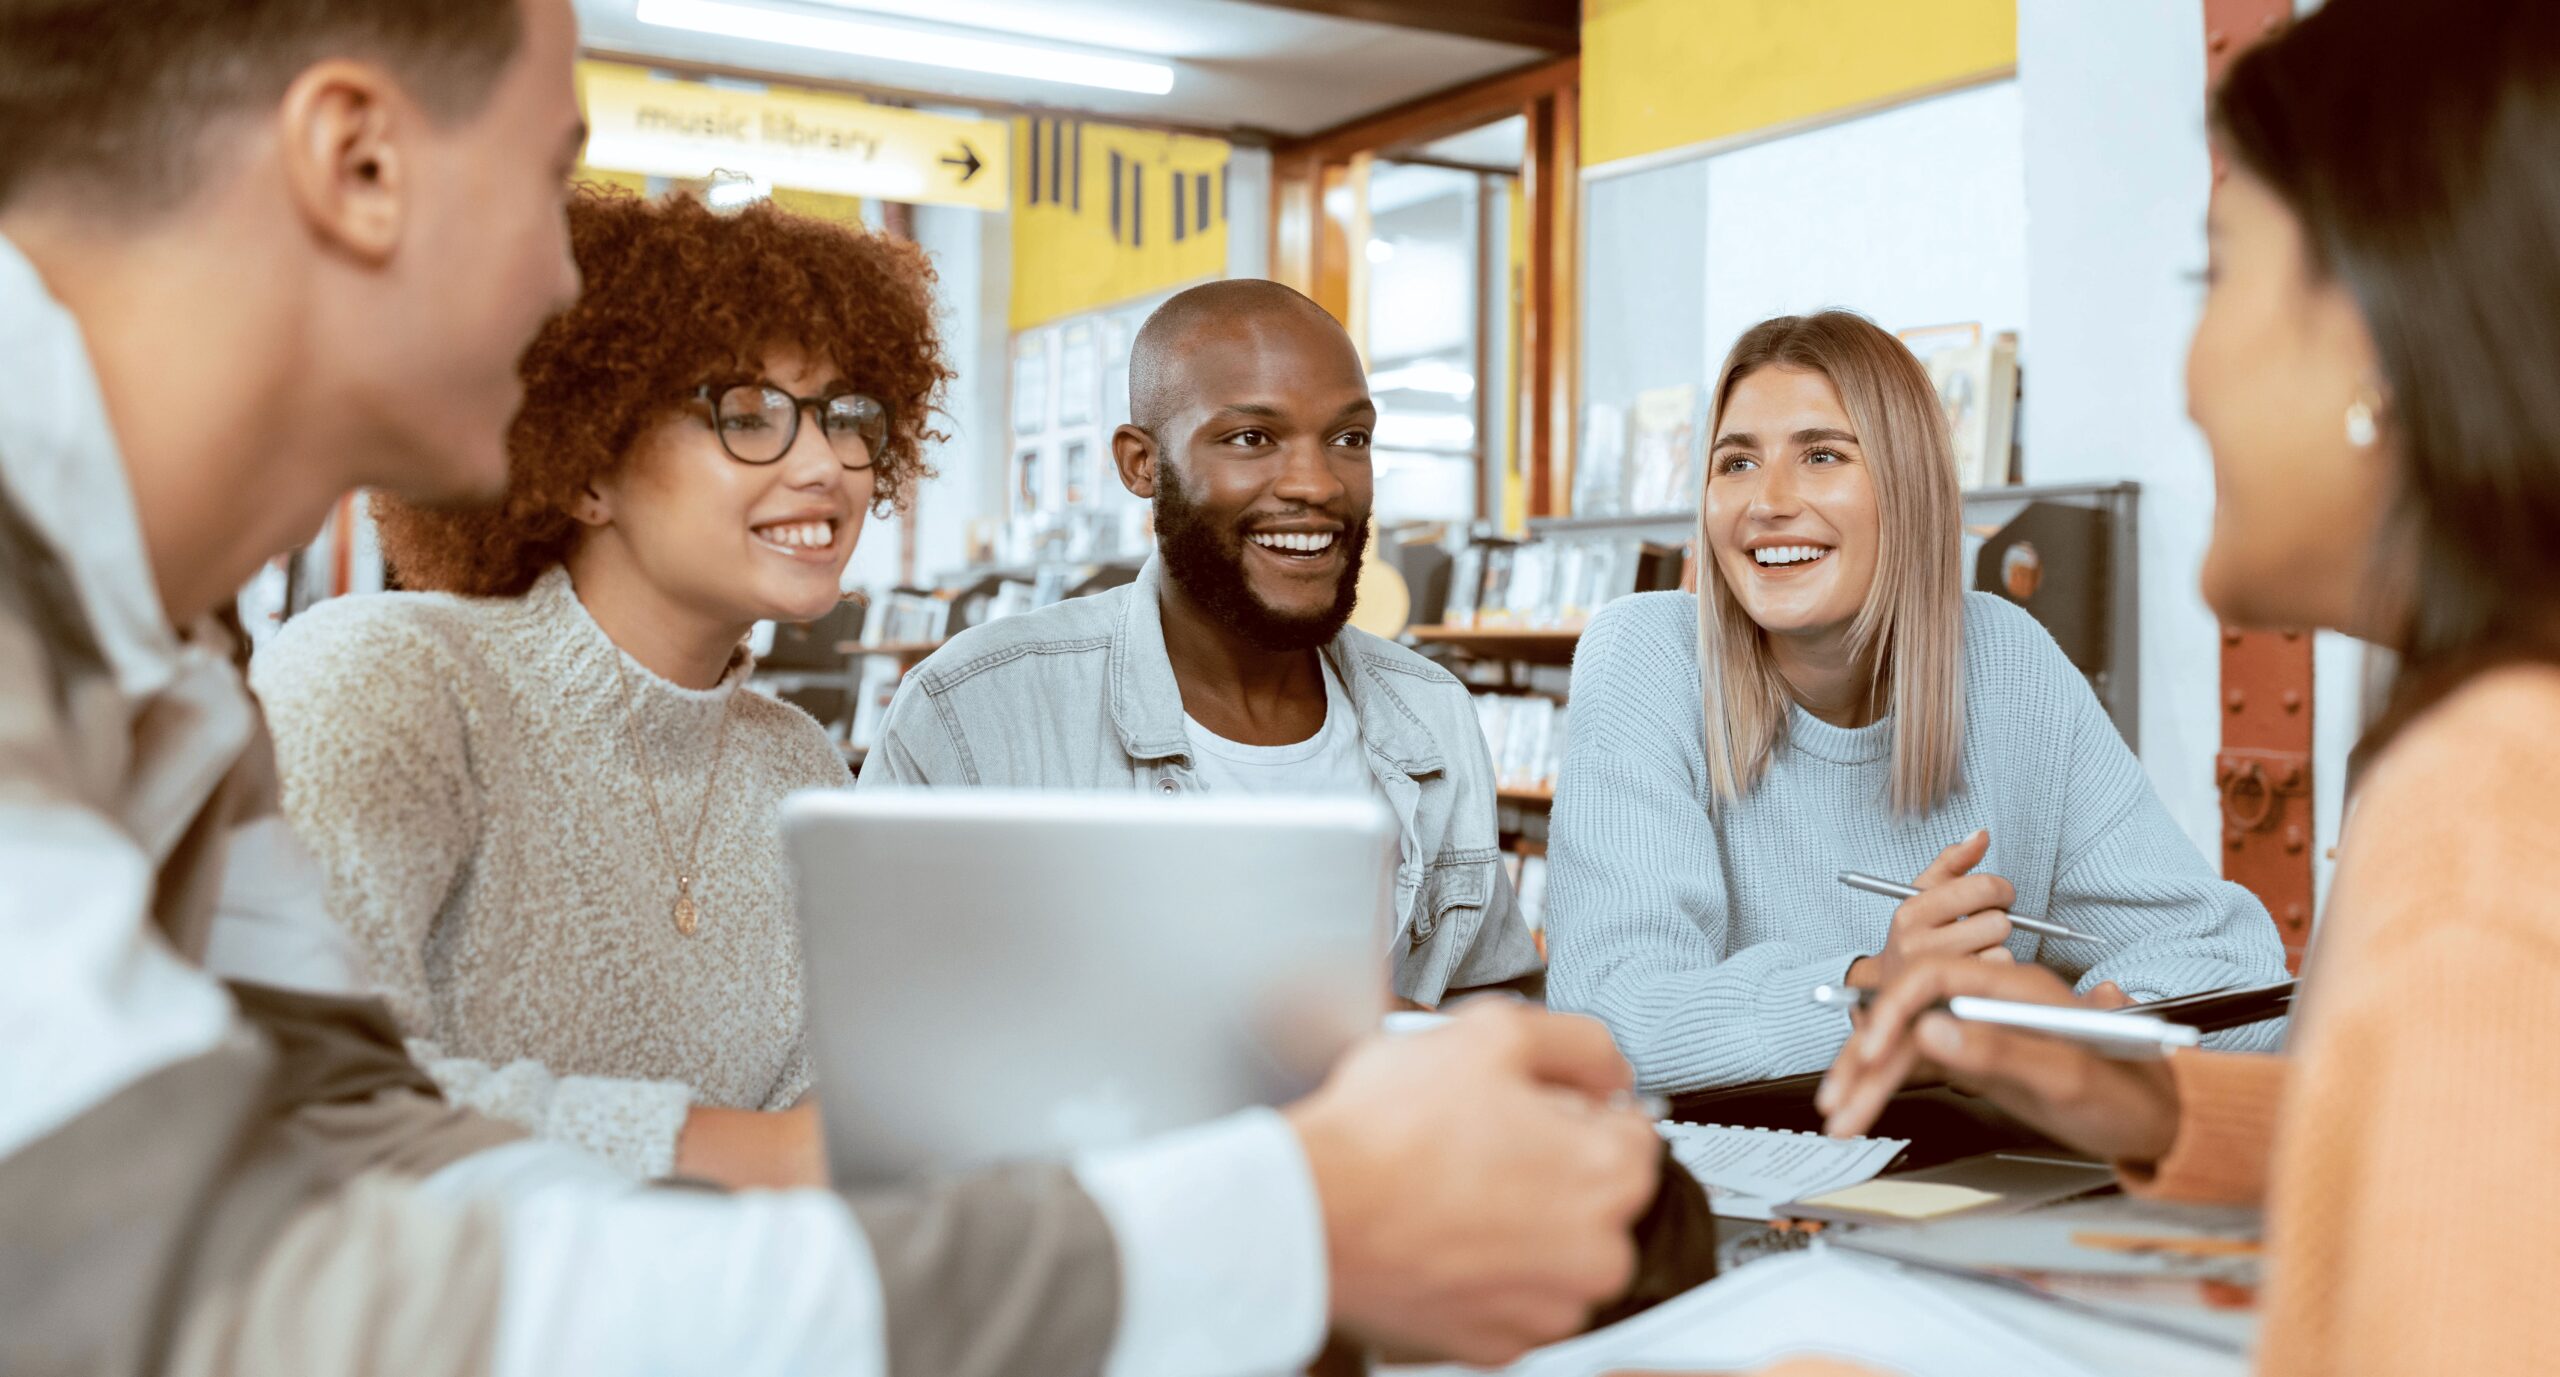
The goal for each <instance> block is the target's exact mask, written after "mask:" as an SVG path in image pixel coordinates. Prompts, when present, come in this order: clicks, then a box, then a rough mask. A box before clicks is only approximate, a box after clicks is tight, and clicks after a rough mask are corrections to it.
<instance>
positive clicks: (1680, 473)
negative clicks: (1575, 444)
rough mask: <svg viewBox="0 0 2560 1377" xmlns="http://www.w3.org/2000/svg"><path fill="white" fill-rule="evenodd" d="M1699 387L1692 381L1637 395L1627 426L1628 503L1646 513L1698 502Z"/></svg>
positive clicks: (1677, 509)
mask: <svg viewBox="0 0 2560 1377" xmlns="http://www.w3.org/2000/svg"><path fill="white" fill-rule="evenodd" d="M1698 391H1699V389H1698V388H1697V387H1696V386H1695V385H1694V384H1690V383H1682V384H1680V385H1679V386H1677V387H1657V388H1655V389H1653V390H1652V391H1649V392H1643V393H1639V394H1637V396H1636V405H1635V412H1634V415H1633V416H1632V417H1631V418H1630V420H1629V422H1628V426H1627V507H1628V509H1629V510H1631V511H1634V512H1638V513H1641V514H1645V515H1651V514H1653V513H1655V512H1685V511H1688V510H1691V509H1692V508H1694V507H1696V506H1697V505H1698V491H1699V483H1700V479H1699V474H1698Z"/></svg>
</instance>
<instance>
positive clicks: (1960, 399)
mask: <svg viewBox="0 0 2560 1377" xmlns="http://www.w3.org/2000/svg"><path fill="white" fill-rule="evenodd" d="M1901 338H1902V341H1903V343H1905V344H1906V345H1908V346H1910V348H1911V351H1912V353H1913V354H1914V355H1916V356H1917V357H1918V358H1919V360H1920V366H1921V367H1922V368H1924V369H1926V370H1928V374H1929V382H1930V385H1931V386H1933V387H1935V388H1936V389H1937V392H1938V405H1939V407H1940V408H1941V409H1942V410H1944V411H1945V412H1946V416H1947V438H1948V444H1949V448H1950V449H1951V450H1952V451H1953V452H1954V455H1955V466H1956V484H1957V486H1959V487H1961V488H1964V489H1967V490H1972V489H1977V488H1997V487H2004V486H2006V485H2007V484H2008V483H2009V482H2010V481H2011V480H2010V459H2011V454H2012V452H2013V451H2014V450H2015V448H2016V445H2017V424H2018V332H2017V331H2015V330H2002V331H2000V332H1998V333H1997V334H1992V335H1989V336H1985V335H1984V333H1983V331H1982V327H1980V326H1979V325H1957V326H1946V325H1936V326H1928V327H1925V328H1923V329H1917V330H1906V331H1903V332H1902V335H1901Z"/></svg>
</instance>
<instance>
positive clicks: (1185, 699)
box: [862, 279, 1542, 1005]
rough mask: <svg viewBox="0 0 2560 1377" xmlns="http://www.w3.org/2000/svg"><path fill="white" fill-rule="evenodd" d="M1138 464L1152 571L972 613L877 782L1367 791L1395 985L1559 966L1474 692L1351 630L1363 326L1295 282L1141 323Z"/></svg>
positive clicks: (1131, 470)
mask: <svg viewBox="0 0 2560 1377" xmlns="http://www.w3.org/2000/svg"><path fill="white" fill-rule="evenodd" d="M1129 414H1130V416H1131V423H1130V424H1128V425H1125V426H1122V427H1120V429H1119V430H1118V431H1117V432H1116V433H1115V434H1114V435H1113V436H1112V440H1111V444H1112V454H1113V457H1114V458H1115V459H1116V460H1117V462H1118V465H1119V470H1120V481H1121V482H1122V483H1124V484H1126V485H1127V487H1128V489H1129V491H1131V492H1133V493H1135V494H1137V495H1138V496H1140V497H1145V498H1150V499H1152V500H1153V501H1154V503H1155V516H1156V540H1157V546H1158V555H1157V557H1156V558H1155V559H1153V560H1150V561H1148V563H1147V565H1146V567H1145V569H1143V570H1142V571H1141V572H1140V573H1139V575H1138V578H1137V581H1136V582H1135V583H1132V584H1129V585H1127V586H1125V587H1122V588H1115V589H1112V590H1110V591H1108V592H1105V593H1100V594H1096V595H1094V596H1091V597H1086V598H1077V599H1073V600H1071V601H1068V602H1063V603H1060V604H1058V605H1056V606H1054V607H1048V608H1044V609H1042V610H1040V611H1038V612H1034V613H1030V614H1028V615H1024V616H1018V617H1009V618H1006V619H1004V620H1002V621H999V622H995V623H992V624H990V625H987V626H984V627H978V628H973V629H972V630H970V631H968V632H965V633H963V634H962V635H960V636H959V637H957V638H955V639H954V640H953V641H952V643H951V644H950V645H948V646H945V647H943V649H942V650H940V651H939V652H937V653H935V654H934V655H933V656H932V658H930V659H928V660H926V661H925V662H924V663H923V664H921V665H918V666H917V667H916V668H915V669H914V670H913V671H912V672H910V673H909V674H908V676H907V681H906V683H905V684H904V685H902V686H901V687H900V689H899V692H898V696H897V699H896V700H895V702H894V703H893V704H892V705H891V707H890V710H889V715H888V719H887V721H886V722H885V723H884V724H883V726H882V728H881V737H880V743H879V745H878V746H877V747H876V748H874V750H873V751H872V753H871V756H870V758H869V759H868V760H867V761H865V762H864V764H863V769H862V786H863V787H864V788H874V787H885V786H898V785H919V784H921V785H947V784H960V785H988V786H998V787H1015V788H1068V789H1129V788H1136V789H1148V790H1155V791H1158V792H1162V793H1167V794H1180V793H1184V792H1187V791H1190V790H1195V789H1198V790H1206V791H1210V792H1217V793H1242V794H1255V793H1263V794H1283V793H1298V794H1308V793H1313V794H1350V795H1355V796H1357V795H1367V796H1370V797H1374V798H1377V799H1378V800H1379V801H1380V802H1382V803H1384V804H1386V805H1387V806H1388V807H1389V808H1390V809H1391V810H1392V811H1393V812H1394V813H1395V815H1396V820H1397V822H1398V824H1399V825H1400V828H1401V831H1402V835H1403V842H1404V845H1403V858H1402V863H1401V864H1400V866H1399V867H1398V869H1397V872H1396V894H1395V916H1396V931H1395V935H1394V938H1393V949H1392V952H1391V955H1390V961H1391V965H1392V968H1393V973H1394V985H1395V992H1396V993H1397V994H1398V995H1399V996H1401V997H1403V998H1405V999H1408V1000H1411V1001H1414V1002H1416V1003H1420V1004H1426V1005H1431V1004H1438V1003H1439V1002H1441V1000H1442V999H1443V998H1445V997H1446V996H1447V995H1448V994H1449V993H1450V992H1451V991H1453V990H1459V989H1465V988H1469V987H1478V986H1486V985H1494V984H1502V983H1507V982H1525V981H1528V980H1529V979H1530V978H1532V977H1535V976H1536V975H1538V973H1539V972H1540V971H1541V969H1542V967H1541V963H1540V962H1539V960H1538V953H1537V948H1536V945H1535V943H1534V942H1533V941H1532V939H1531V938H1530V935H1529V932H1528V929H1527V927H1526V926H1525V925H1524V924H1523V923H1522V922H1521V921H1520V917H1519V914H1518V911H1517V909H1516V907H1515V905H1514V902H1513V898H1512V892H1511V882H1510V877H1509V875H1508V874H1507V872H1505V871H1504V869H1503V866H1502V853H1501V850H1500V848H1499V845H1498V841H1497V837H1496V833H1495V825H1496V824H1495V816H1494V814H1495V800H1494V775H1493V763H1492V760H1491V759H1490V757H1489V756H1488V754H1487V752H1486V750H1485V744H1484V735H1483V732H1482V730H1481V729H1480V728H1479V727H1478V726H1477V724H1476V715H1475V707H1474V704H1473V702H1472V701H1471V700H1470V699H1469V697H1468V695H1467V690H1466V687H1465V686H1464V685H1462V684H1460V683H1459V682H1458V681H1457V680H1456V679H1455V678H1453V677H1451V675H1450V674H1449V673H1448V671H1446V670H1443V669H1441V668H1440V667H1439V666H1437V665H1434V664H1432V663H1431V662H1429V661H1428V660H1425V659H1423V658H1422V657H1420V656H1418V655H1416V654H1414V653H1413V652H1412V651H1409V650H1406V649H1405V648H1404V647H1402V646H1399V645H1396V644H1395V643H1394V642H1392V641H1387V640H1383V639H1381V638H1379V637H1376V636H1372V635H1370V634H1368V633H1367V632H1364V631H1360V630H1357V629H1355V628H1353V627H1351V626H1350V625H1349V622H1350V619H1351V611H1352V600H1353V595H1354V592H1355V590H1356V587H1357V584H1358V581H1359V577H1360V561H1361V556H1362V553H1363V546H1364V545H1365V544H1366V543H1367V541H1368V535H1369V504H1370V493H1371V489H1372V484H1373V476H1372V474H1371V472H1370V460H1369V440H1370V432H1371V430H1372V429H1373V428H1374V427H1375V425H1376V423H1377V417H1378V410H1377V406H1376V404H1375V403H1374V402H1372V401H1371V400H1370V397H1369V383H1368V377H1367V374H1366V372H1365V371H1364V370H1363V369H1362V367H1361V364H1360V356H1359V353H1358V351H1356V350H1354V349H1353V348H1352V347H1351V340H1350V337H1349V336H1347V335H1345V334H1344V333H1343V330H1342V327H1341V326H1340V325H1339V324H1337V323H1335V321H1334V319H1333V317H1332V316H1330V315H1327V314H1326V313H1325V311H1324V309H1323V308H1322V307H1320V306H1318V305H1316V304H1315V303H1314V302H1312V301H1310V300H1308V299H1307V298H1306V297H1304V296H1301V295H1299V294H1298V293H1296V292H1294V291H1291V290H1290V289H1289V288H1287V287H1284V286H1281V285H1280V284H1278V283H1276V282H1263V281H1256V280H1252V279H1235V280H1229V281H1223V282H1211V283H1207V284H1204V285H1202V286H1198V287H1194V288H1192V289H1190V290H1188V291H1185V292H1182V293H1180V294H1178V295H1176V296H1174V297H1173V298H1172V299H1171V300H1169V301H1167V302H1166V303H1165V304H1164V305H1163V306H1162V307H1160V308H1158V309H1157V311H1156V313H1155V314H1154V315H1152V316H1150V317H1149V318H1148V320H1147V323H1146V325H1145V326H1144V327H1143V328H1142V329H1140V330H1139V332H1138V338H1137V341H1136V344H1135V345H1134V347H1133V348H1132V351H1131V354H1130V360H1129Z"/></svg>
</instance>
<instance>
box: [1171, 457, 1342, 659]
mask: <svg viewBox="0 0 2560 1377" xmlns="http://www.w3.org/2000/svg"><path fill="white" fill-rule="evenodd" d="M1158 472H1159V473H1161V474H1162V475H1163V477H1162V480H1161V481H1159V482H1158V483H1157V484H1156V504H1155V505H1156V549H1157V551H1158V553H1159V554H1161V555H1162V557H1163V559H1164V568H1165V573H1166V575H1167V576H1168V577H1170V578H1171V579H1172V580H1173V581H1174V582H1175V583H1177V584H1180V585H1181V586H1182V591H1183V592H1184V593H1185V594H1187V595H1189V596H1190V598H1191V600H1192V601H1193V602H1195V603H1198V604H1199V605H1200V606H1201V607H1202V608H1203V609H1205V610H1206V611H1207V612H1208V613H1209V615H1210V616H1211V617H1214V618H1216V619H1217V621H1218V622H1219V623H1220V624H1221V625H1223V626H1225V627H1226V628H1227V629H1228V630H1230V631H1233V632H1235V633H1236V634H1237V635H1238V636H1241V637H1243V638H1244V640H1245V641H1246V643H1248V644H1250V645H1254V646H1257V647H1259V648H1261V649H1263V650H1313V649H1315V648H1316V647H1317V646H1320V645H1324V644H1326V643H1327V642H1329V641H1331V640H1332V639H1333V638H1334V637H1335V636H1337V635H1340V634H1341V632H1342V628H1343V626H1344V625H1345V624H1346V623H1348V622H1349V621H1350V620H1351V608H1352V605H1353V604H1354V603H1355V602H1357V601H1358V600H1359V595H1360V556H1361V554H1362V552H1363V551H1364V550H1365V549H1366V548H1367V546H1368V544H1369V528H1368V526H1367V524H1366V523H1358V524H1353V525H1347V526H1345V527H1343V529H1342V530H1341V532H1340V533H1338V534H1337V535H1335V536H1334V539H1335V540H1337V541H1340V542H1342V554H1343V560H1342V578H1341V581H1340V582H1339V583H1338V584H1337V585H1336V586H1335V588H1334V593H1333V606H1331V607H1329V608H1327V609H1325V610H1324V611H1323V612H1320V613H1318V614H1316V615H1315V616H1312V617H1296V616H1287V615H1284V614H1282V613H1278V612H1274V611H1272V610H1271V609H1270V608H1268V607H1266V606H1264V605H1263V603H1262V600H1261V599H1260V598H1257V597H1255V596H1254V595H1253V589H1252V587H1251V585H1249V584H1247V583H1246V582H1245V573H1244V557H1245V556H1244V546H1245V540H1244V535H1243V533H1242V532H1240V531H1236V530H1233V529H1222V528H1220V527H1218V526H1216V525H1214V524H1212V523H1211V522H1210V521H1209V520H1208V519H1207V518H1205V517H1203V516H1202V515H1201V514H1200V509H1199V508H1198V507H1197V506H1195V505H1193V504H1192V501H1191V497H1190V494H1188V493H1186V492H1184V491H1183V490H1182V480H1181V479H1180V478H1179V477H1178V476H1176V475H1175V474H1174V473H1173V472H1172V470H1171V469H1169V468H1161V469H1159V470H1158Z"/></svg>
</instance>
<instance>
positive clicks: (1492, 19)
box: [1244, 0, 1582, 53]
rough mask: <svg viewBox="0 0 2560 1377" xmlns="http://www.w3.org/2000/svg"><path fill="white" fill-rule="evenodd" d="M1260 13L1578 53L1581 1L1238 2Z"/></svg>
mask: <svg viewBox="0 0 2560 1377" xmlns="http://www.w3.org/2000/svg"><path fill="white" fill-rule="evenodd" d="M1244 3H1246V4H1249V5H1259V6H1261V7H1262V8H1264V9H1272V10H1295V11H1297V12H1299V13H1301V14H1322V15H1329V16H1331V17H1333V18H1335V19H1357V20H1361V21H1363V22H1365V23H1370V24H1384V25H1387V26H1388V27H1390V28H1397V29H1416V30H1420V31H1422V32H1424V33H1445V34H1455V35H1457V36H1458V37H1460V38H1480V39H1483V40H1485V41H1487V42H1490V43H1511V44H1516V45H1518V46H1520V47H1524V48H1544V49H1545V50H1547V51H1548V52H1551V53H1571V52H1579V51H1581V49H1582V4H1581V0H1244Z"/></svg>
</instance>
